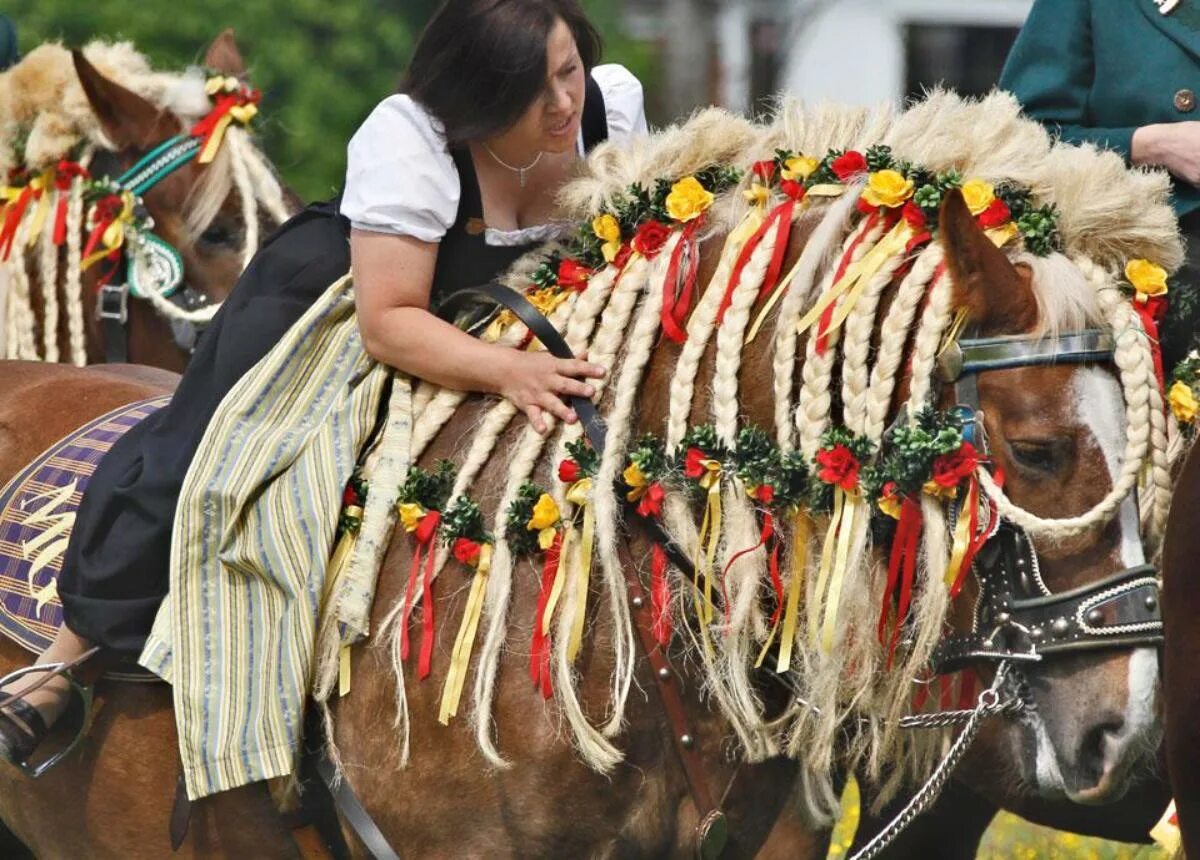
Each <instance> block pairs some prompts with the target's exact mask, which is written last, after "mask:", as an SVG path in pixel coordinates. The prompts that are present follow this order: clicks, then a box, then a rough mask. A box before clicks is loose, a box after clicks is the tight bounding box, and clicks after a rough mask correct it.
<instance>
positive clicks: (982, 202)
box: [962, 179, 996, 215]
mask: <svg viewBox="0 0 1200 860" xmlns="http://www.w3.org/2000/svg"><path fill="white" fill-rule="evenodd" d="M962 196H963V200H964V201H966V204H967V208H968V209H970V210H971V214H972V215H982V214H983V212H984V210H985V209H987V208H988V207H989V206H991V205H992V201H993V200H995V199H996V189H994V188H993V187H992V185H991V183H990V182H984V181H983V180H982V179H971V180H968V181H967V182H964V183H963V186H962Z"/></svg>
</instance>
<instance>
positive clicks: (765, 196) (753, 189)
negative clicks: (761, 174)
mask: <svg viewBox="0 0 1200 860" xmlns="http://www.w3.org/2000/svg"><path fill="white" fill-rule="evenodd" d="M742 195H743V196H744V197H745V198H746V202H747V203H749V204H751V205H753V206H766V205H767V203H769V202H770V201H771V189H770V188H768V187H767V186H765V185H763V184H762V183H761V182H755V183H754V184H753V185H751V186H750V187H749V188H747V189H746V190H745V191H743V192H742Z"/></svg>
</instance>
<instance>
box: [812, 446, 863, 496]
mask: <svg viewBox="0 0 1200 860" xmlns="http://www.w3.org/2000/svg"><path fill="white" fill-rule="evenodd" d="M817 465H819V466H820V467H821V468H820V470H819V471H818V472H817V477H818V478H820V479H821V480H822V481H824V482H825V483H826V484H832V485H833V486H836V487H841V488H842V489H843V490H848V491H850V490H853V489H854V488H855V487H857V486H858V470H859V468H860V467H861V464H860V463H859V462H858V458H857V457H855V456H854V452H853V451H851V450H850V449H849V448H847V447H846V446H845V445H843V444H841V443H840V442H839V443H838V444H837V445H834V446H833V447H832V448H822V449H821V450H820V451H818V452H817Z"/></svg>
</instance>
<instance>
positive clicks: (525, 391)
mask: <svg viewBox="0 0 1200 860" xmlns="http://www.w3.org/2000/svg"><path fill="white" fill-rule="evenodd" d="M437 252H438V246H437V244H436V243H431V242H423V241H421V240H419V239H414V238H412V237H410V236H396V235H388V234H384V233H372V232H368V231H365V230H352V231H351V233H350V259H351V268H352V272H353V275H354V293H355V304H356V306H357V310H358V325H359V330H360V331H361V333H362V338H363V346H364V347H365V349H366V350H367V353H368V354H369V355H370V356H371V357H372V358H374V359H376V360H377V361H381V362H383V363H384V364H387V365H390V366H392V367H395V368H396V369H398V370H402V371H404V372H405V373H410V374H412V375H413V376H418V377H420V378H421V379H425V380H428V381H429V382H433V383H434V384H436V385H443V386H446V387H448V388H456V389H459V390H462V391H482V392H488V393H493V394H500V395H502V396H503V397H505V398H507V399H509V400H511V401H512V402H513V403H514V404H515V405H516V406H517V407H518V408H519V409H521V410H522V411H524V412H525V413H526V415H528V416H529V420H530V422H531V423H532V424H533V426H534V428H535V429H537V431H538V432H539V433H545V432H546V431H547V429H548V425H547V424H546V422H545V420H544V417H543V412H550V413H551V414H553V415H555V416H557V417H558V418H560V419H562V420H564V421H568V422H573V421H575V420H576V416H575V412H574V410H572V409H570V408H569V407H568V406H567V405H566V404H565V403H564V402H563V401H562V399H561V398H560V396H559V395H564V394H574V395H578V396H580V397H591V396H592V395H593V393H594V391H593V389H592V386H591V385H588V384H587V383H585V382H582V381H580V378H593V379H599V378H601V377H602V376H604V369H603V368H601V367H599V366H598V365H595V364H591V363H589V362H587V361H580V360H563V359H558V358H555V357H554V356H552V355H550V354H548V353H546V352H526V351H524V350H517V349H512V348H511V347H505V346H498V345H496V344H489V343H484V342H483V341H480V340H478V339H477V338H474V337H472V336H471V335H469V334H467V333H466V332H463V331H460V330H459V329H457V328H455V327H454V326H452V325H450V324H449V323H447V322H445V321H444V320H441V319H438V318H437V317H436V316H434V315H433V314H432V313H430V312H429V310H428V307H429V295H430V289H431V287H432V284H433V273H434V266H435V265H436V263H437Z"/></svg>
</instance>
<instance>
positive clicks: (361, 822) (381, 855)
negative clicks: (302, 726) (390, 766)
mask: <svg viewBox="0 0 1200 860" xmlns="http://www.w3.org/2000/svg"><path fill="white" fill-rule="evenodd" d="M317 773H318V774H319V775H320V777H321V781H322V782H324V783H325V786H326V787H327V788H328V789H329V793H330V794H331V795H333V802H334V804H335V805H336V806H337V809H338V812H340V813H341V815H342V818H343V819H344V820H345V822H346V823H347V824H349V825H350V829H351V830H353V831H354V835H355V836H357V837H358V839H359V841H360V842H362V844H363V846H364V847H365V848H366V849H367V852H368V853H369V854H370V856H371V857H373V858H375V860H400V855H399V854H397V853H396V852H395V851H394V850H393V849H392V846H391V845H389V844H388V841H387V838H386V837H384V835H383V833H382V832H381V831H380V829H379V826H378V825H377V824H376V823H375V821H374V820H373V819H372V818H371V816H370V814H368V813H367V810H366V809H364V808H363V805H362V803H361V802H360V801H359V799H358V796H357V795H356V794H355V793H354V789H352V788H351V787H350V783H348V782H346V780H345V779H338V776H337V771H336V770H335V769H334V767H333V762H331V761H330V760H329V756H327V755H325V753H324V752H322V753H321V757H320V759H319V760H318V762H317Z"/></svg>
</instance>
